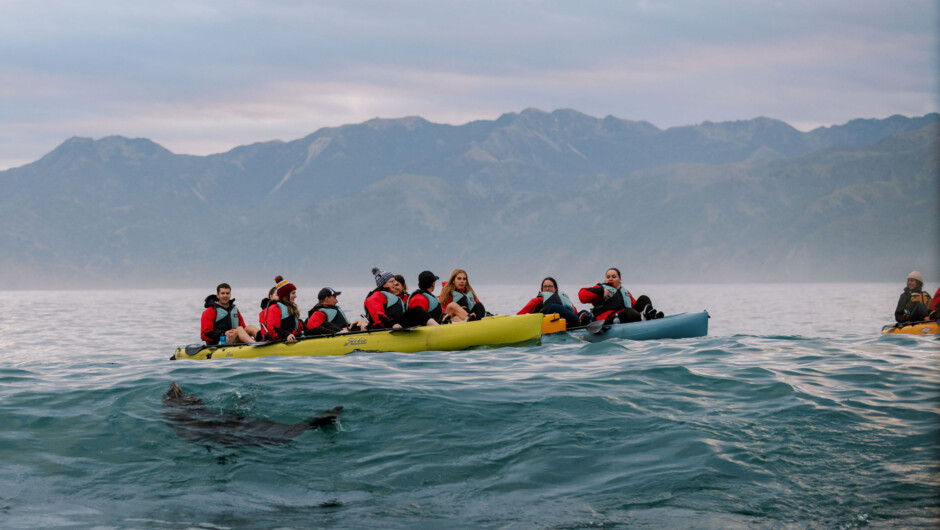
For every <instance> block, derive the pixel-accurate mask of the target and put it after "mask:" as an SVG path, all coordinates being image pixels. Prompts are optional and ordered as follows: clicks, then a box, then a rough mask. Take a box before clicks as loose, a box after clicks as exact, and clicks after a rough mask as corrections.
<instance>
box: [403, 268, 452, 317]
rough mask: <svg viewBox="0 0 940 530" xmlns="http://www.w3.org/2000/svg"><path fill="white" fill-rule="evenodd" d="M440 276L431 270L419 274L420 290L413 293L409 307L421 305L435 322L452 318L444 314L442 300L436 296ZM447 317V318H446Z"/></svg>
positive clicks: (409, 300)
mask: <svg viewBox="0 0 940 530" xmlns="http://www.w3.org/2000/svg"><path fill="white" fill-rule="evenodd" d="M439 279H440V278H439V277H438V276H435V275H434V273H433V272H431V271H423V272H422V273H421V274H419V275H418V290H417V291H415V292H413V293H411V297H410V298H409V299H408V307H409V308H412V307H419V308H421V309H423V310H424V311H425V312H427V314H428V316H429V317H431V319H432V320H434V323H435V324H445V323H449V322H450V319H449V317H447V316H446V315H444V310H443V309H442V308H441V301H440V300H438V299H437V296H434V287H435V285H436V282H437V280H439ZM445 319H446V320H445Z"/></svg>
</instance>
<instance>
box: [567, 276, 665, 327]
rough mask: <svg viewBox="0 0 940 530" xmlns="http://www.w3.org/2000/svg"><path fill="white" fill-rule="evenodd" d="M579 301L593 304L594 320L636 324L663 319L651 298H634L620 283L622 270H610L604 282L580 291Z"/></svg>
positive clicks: (643, 296) (644, 296)
mask: <svg viewBox="0 0 940 530" xmlns="http://www.w3.org/2000/svg"><path fill="white" fill-rule="evenodd" d="M578 300H580V301H581V303H582V304H591V305H592V306H593V307H592V308H591V313H592V314H593V315H594V320H604V321H606V322H613V321H614V319H617V320H619V321H620V322H636V321H639V320H652V319H654V318H662V317H663V313H662V311H656V310H655V309H653V303H652V302H651V301H650V299H649V297H648V296H646V295H642V296H640V297H639V298H633V295H632V294H630V291H628V290H626V289H625V288H624V287H623V284H621V282H620V269H617V268H610V269H607V272H606V273H605V274H604V282H603V283H599V284H597V285H595V286H594V287H584V288H582V289H581V290H580V291H578Z"/></svg>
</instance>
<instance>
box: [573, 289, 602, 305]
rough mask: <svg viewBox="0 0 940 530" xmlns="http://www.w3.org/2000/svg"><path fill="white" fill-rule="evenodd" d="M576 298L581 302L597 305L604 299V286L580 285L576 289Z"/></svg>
mask: <svg viewBox="0 0 940 530" xmlns="http://www.w3.org/2000/svg"><path fill="white" fill-rule="evenodd" d="M578 300H579V301H580V302H581V303H582V304H591V305H597V304H600V303H602V302H603V301H604V287H603V286H601V284H597V285H595V286H594V287H582V288H581V290H580V291H578Z"/></svg>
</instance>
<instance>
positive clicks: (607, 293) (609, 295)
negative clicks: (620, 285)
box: [604, 289, 613, 300]
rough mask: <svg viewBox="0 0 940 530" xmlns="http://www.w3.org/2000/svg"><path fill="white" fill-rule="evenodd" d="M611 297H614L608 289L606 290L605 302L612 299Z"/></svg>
mask: <svg viewBox="0 0 940 530" xmlns="http://www.w3.org/2000/svg"><path fill="white" fill-rule="evenodd" d="M611 296H613V295H612V294H610V291H608V290H607V289H604V300H607V299H608V298H610V297H611Z"/></svg>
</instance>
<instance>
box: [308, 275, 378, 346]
mask: <svg viewBox="0 0 940 530" xmlns="http://www.w3.org/2000/svg"><path fill="white" fill-rule="evenodd" d="M341 294H343V293H342V292H340V291H337V290H335V289H333V288H332V287H324V288H323V289H320V292H319V293H318V294H317V305H315V306H313V308H311V309H310V311H308V312H307V323H306V325H305V326H304V327H305V328H306V329H305V330H304V335H306V336H308V337H318V336H323V335H335V334H337V333H347V332H349V331H365V329H366V326H367V323H366V322H364V321H362V320H356V321H353V322H349V319H348V318H346V313H344V312H343V310H342V309H341V308H340V307H339V305H338V304H339V300H338V299H337V298H336V297H337V296H339V295H341Z"/></svg>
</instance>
